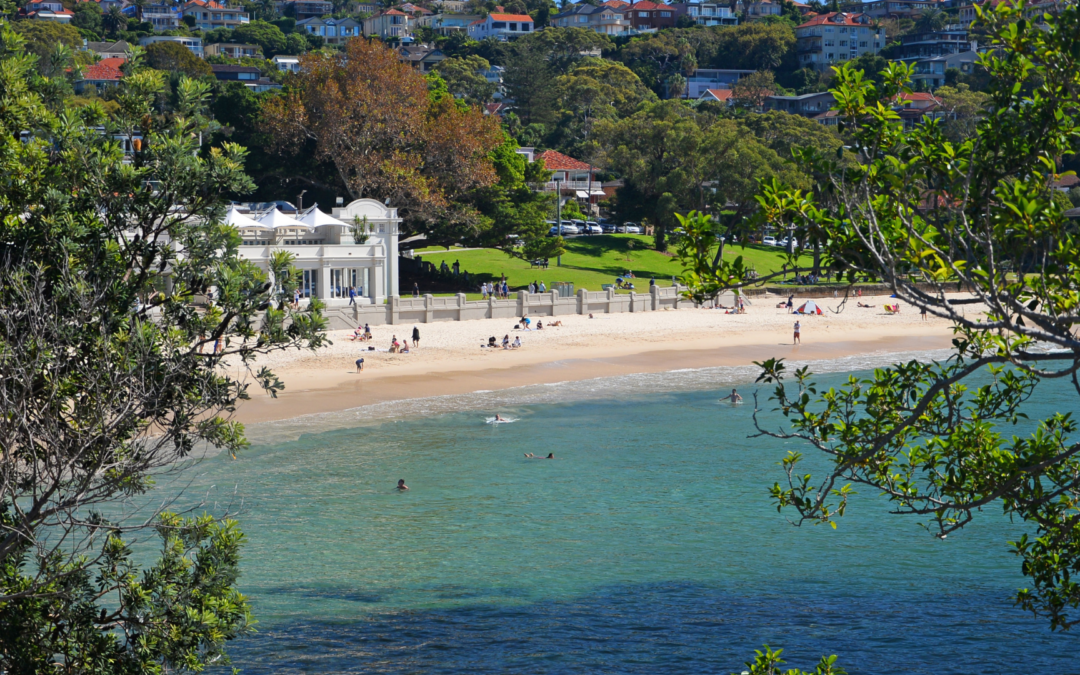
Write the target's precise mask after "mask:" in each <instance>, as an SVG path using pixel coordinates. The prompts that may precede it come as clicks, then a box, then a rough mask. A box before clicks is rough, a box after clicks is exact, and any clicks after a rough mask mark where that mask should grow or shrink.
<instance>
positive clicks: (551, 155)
mask: <svg viewBox="0 0 1080 675" xmlns="http://www.w3.org/2000/svg"><path fill="white" fill-rule="evenodd" d="M540 159H542V160H544V168H545V169H550V170H551V171H591V170H593V167H591V166H589V165H588V164H586V163H585V162H582V161H581V160H577V159H574V158H573V157H568V156H567V155H564V154H562V153H561V152H555V151H554V150H545V151H544V152H542V153H540Z"/></svg>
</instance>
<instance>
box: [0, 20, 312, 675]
mask: <svg viewBox="0 0 1080 675" xmlns="http://www.w3.org/2000/svg"><path fill="white" fill-rule="evenodd" d="M39 58H40V57H39V56H35V55H33V54H27V53H26V52H25V50H24V47H23V43H22V39H21V38H20V37H19V36H18V35H16V34H15V33H14V32H12V31H11V30H10V29H9V28H8V27H7V25H6V24H0V91H2V92H3V101H4V105H3V106H2V107H0V128H2V130H3V134H0V174H2V175H3V176H4V177H5V180H4V183H3V188H2V189H0V242H2V243H0V671H2V672H5V673H42V672H93V673H144V672H182V671H197V670H201V669H202V668H203V667H204V666H206V665H208V664H210V663H222V662H223V661H224V651H223V648H224V645H225V643H226V642H227V641H228V640H230V639H232V638H234V637H236V636H238V635H241V634H243V633H244V632H245V631H247V630H249V629H250V625H251V619H250V616H249V611H248V606H247V602H246V600H245V599H244V598H243V596H241V595H240V594H239V593H238V592H237V591H236V589H235V582H236V579H237V576H238V574H239V568H238V560H239V547H240V544H241V543H242V535H241V534H240V532H239V531H238V530H237V528H236V525H235V523H232V522H231V521H228V520H225V521H221V522H218V521H215V520H213V519H211V518H209V517H205V516H204V517H198V518H184V517H181V516H179V515H174V514H172V513H168V512H166V510H167V509H168V508H169V506H168V505H169V504H170V502H172V501H173V500H175V499H177V496H176V495H175V494H174V493H170V491H167V490H161V491H159V492H158V493H157V495H155V499H154V500H153V501H154V503H155V504H156V505H157V507H156V508H155V507H154V506H146V507H145V508H140V505H145V504H147V503H148V502H149V501H150V498H149V496H148V493H149V492H150V491H151V490H153V489H154V488H155V485H156V484H157V483H159V482H161V481H163V480H166V479H169V478H171V477H174V476H175V475H176V474H177V472H180V471H182V470H183V469H184V468H185V466H186V465H187V464H188V463H189V462H188V461H186V460H187V459H188V458H190V457H191V456H192V453H194V452H195V451H197V450H198V449H200V448H202V447H205V446H207V445H214V446H217V447H220V448H223V449H225V450H228V451H229V452H233V453H235V452H237V451H239V450H241V449H242V448H243V447H244V446H245V444H246V442H245V439H244V433H243V427H242V426H241V425H239V424H237V423H235V422H231V421H230V420H229V419H228V414H229V413H231V412H232V411H233V410H234V409H235V406H236V403H237V402H238V401H239V400H241V399H244V398H246V397H247V396H248V384H247V382H246V381H245V379H241V377H242V375H235V376H234V375H231V374H229V373H241V374H244V373H246V374H247V375H249V376H251V378H252V379H254V380H255V381H256V382H257V383H258V386H259V387H261V388H262V389H264V390H265V391H267V392H269V393H270V394H271V395H272V394H274V393H276V392H277V391H278V390H280V389H281V388H282V386H283V385H282V384H281V382H280V381H279V380H278V379H277V378H276V377H275V376H274V374H273V373H272V372H270V371H269V370H266V369H260V370H259V371H258V372H253V370H254V366H253V365H252V359H254V358H255V357H256V356H257V355H259V354H262V353H265V352H267V351H270V350H275V349H283V348H289V347H291V348H302V347H316V346H318V345H319V344H321V343H322V341H323V338H322V336H321V334H320V330H321V329H322V326H323V321H322V318H321V316H320V311H319V309H320V308H319V304H318V303H317V302H315V303H313V304H312V305H311V306H309V307H307V308H305V309H304V310H303V311H296V312H292V311H289V310H288V309H287V308H286V307H285V306H284V305H283V304H280V305H278V306H277V307H275V306H274V305H273V304H272V302H273V301H274V299H275V291H277V290H287V289H288V288H290V287H291V286H292V285H293V284H295V274H294V270H292V269H291V268H290V266H289V264H288V260H279V261H278V262H277V268H276V273H275V275H274V277H273V278H272V279H271V278H269V277H268V276H267V274H266V273H264V272H263V271H262V270H260V269H258V268H257V267H255V266H254V265H253V264H252V263H250V262H249V261H244V260H241V259H240V258H239V256H238V253H237V248H238V246H239V235H238V234H237V233H236V231H235V229H234V228H230V227H227V226H225V225H223V224H222V223H221V217H222V215H223V202H222V197H221V195H223V194H226V193H230V192H233V193H235V192H240V193H242V192H245V191H247V190H249V189H250V187H251V182H250V180H249V179H248V178H247V176H246V175H245V174H244V172H243V169H242V167H243V159H244V150H243V149H242V148H240V147H238V146H236V145H233V144H229V143H226V144H223V145H222V146H221V147H213V148H209V147H203V146H201V144H200V139H201V138H204V137H209V135H210V134H211V133H212V132H213V131H214V129H215V127H214V125H213V124H212V123H211V122H210V120H209V119H208V118H207V116H206V115H205V112H204V109H205V105H206V101H207V98H208V95H209V85H208V84H206V83H202V82H197V81H192V80H188V79H181V80H180V81H179V82H178V84H177V86H176V92H175V98H174V99H172V101H171V102H163V100H162V99H161V98H160V94H161V92H162V91H163V88H164V82H163V80H162V78H161V76H160V73H158V72H156V71H153V70H149V69H147V68H145V67H144V66H143V64H142V60H141V58H140V55H139V53H138V52H136V53H135V54H134V55H133V58H131V59H129V61H128V62H127V63H126V64H125V73H126V74H125V77H124V80H123V85H122V87H121V88H120V89H119V90H118V91H117V93H116V96H115V101H116V108H115V109H116V111H117V112H116V113H115V114H114V115H107V114H106V113H105V111H104V109H103V107H102V106H101V105H100V104H99V103H91V104H90V105H85V106H83V107H80V108H66V107H64V103H63V100H62V99H61V98H57V97H52V96H50V95H49V93H50V92H52V91H54V90H55V87H54V85H55V82H54V81H50V78H49V77H48V76H43V75H42V74H41V71H40V69H36V68H35V65H36V63H35V62H36V61H37V60H38V59H39ZM55 77H56V78H63V77H64V73H63V69H58V70H57V73H56V75H55ZM125 144H126V145H128V146H129V147H130V149H131V152H130V154H125V152H124V145H125ZM226 366H228V367H226ZM150 532H153V533H156V535H157V537H158V538H160V540H161V542H162V553H161V557H160V559H159V560H158V561H157V562H155V563H152V564H150V565H149V566H140V565H139V564H138V563H137V562H136V559H135V558H133V554H132V548H131V544H129V543H128V542H131V541H133V538H136V539H137V537H138V535H139V533H150ZM139 560H141V557H140V558H139Z"/></svg>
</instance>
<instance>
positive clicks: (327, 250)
mask: <svg viewBox="0 0 1080 675" xmlns="http://www.w3.org/2000/svg"><path fill="white" fill-rule="evenodd" d="M297 216H298V217H296V218H294V217H292V216H290V215H288V214H285V213H282V212H281V211H279V210H278V209H277V208H272V209H270V210H269V211H266V212H263V213H249V214H244V213H241V212H240V211H238V210H236V209H235V207H234V208H231V209H230V210H229V213H228V216H227V217H226V222H227V223H229V224H230V225H234V226H235V227H236V228H237V230H239V232H240V236H241V238H242V240H243V242H242V245H241V248H240V257H242V258H245V259H247V260H251V261H253V262H255V263H256V264H257V265H259V266H260V267H262V268H263V269H266V267H267V265H268V263H269V260H270V254H271V252H273V251H277V250H284V251H288V252H290V253H292V254H293V255H294V256H295V260H294V261H293V265H294V266H295V267H296V268H297V269H298V270H300V273H301V275H302V280H301V292H302V293H303V295H304V297H305V298H310V297H317V298H320V299H321V300H323V302H325V303H326V305H327V307H340V306H344V305H347V304H349V289H350V288H353V289H356V302H357V304H361V305H365V304H366V305H381V304H383V303H384V302H385V301H386V300H387V298H389V297H392V296H396V295H397V294H398V264H397V257H398V232H399V229H398V228H399V225H400V223H401V219H400V218H399V217H398V215H397V209H396V208H392V207H389V206H386V205H384V204H383V203H381V202H379V201H377V200H375V199H357V200H356V201H354V202H352V203H350V204H349V205H347V206H344V207H339V208H335V209H334V211H333V214H328V213H325V212H323V211H320V210H319V206H318V204H316V205H315V206H313V207H311V208H310V209H308V210H307V211H303V212H300V213H298V214H297Z"/></svg>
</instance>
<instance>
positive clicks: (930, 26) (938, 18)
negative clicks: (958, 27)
mask: <svg viewBox="0 0 1080 675" xmlns="http://www.w3.org/2000/svg"><path fill="white" fill-rule="evenodd" d="M947 23H949V15H948V14H946V13H945V12H944V11H942V10H941V9H939V8H937V7H927V8H926V9H924V10H923V11H922V12H921V13H920V14H919V18H918V19H916V20H915V30H917V31H919V32H920V33H933V32H934V31H939V30H941V29H942V28H944V27H945V24H947Z"/></svg>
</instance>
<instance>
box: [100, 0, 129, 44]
mask: <svg viewBox="0 0 1080 675" xmlns="http://www.w3.org/2000/svg"><path fill="white" fill-rule="evenodd" d="M101 25H102V27H103V28H104V29H105V32H106V33H107V34H108V35H110V36H112V37H116V34H117V33H119V32H120V31H122V30H124V29H125V28H127V17H125V16H124V13H123V12H121V11H120V6H119V5H113V6H112V7H110V8H109V11H108V12H107V13H105V15H104V16H102V17H101Z"/></svg>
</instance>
